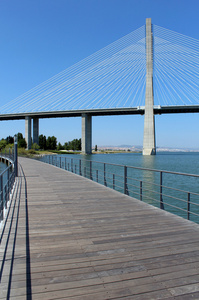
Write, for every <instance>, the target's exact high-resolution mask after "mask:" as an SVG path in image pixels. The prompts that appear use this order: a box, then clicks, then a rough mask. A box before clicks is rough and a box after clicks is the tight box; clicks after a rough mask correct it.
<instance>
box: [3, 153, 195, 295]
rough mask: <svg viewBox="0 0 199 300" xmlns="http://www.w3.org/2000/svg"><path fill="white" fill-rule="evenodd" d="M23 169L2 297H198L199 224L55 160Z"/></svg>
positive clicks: (9, 227)
mask: <svg viewBox="0 0 199 300" xmlns="http://www.w3.org/2000/svg"><path fill="white" fill-rule="evenodd" d="M19 163H20V165H21V168H19V173H18V177H17V182H16V188H15V190H14V195H13V199H12V202H11V205H10V209H9V214H8V218H7V221H6V224H5V221H4V224H3V225H2V226H1V229H0V236H1V245H0V299H13V300H14V299H15V300H23V299H35V300H40V299H42V300H45V299H46V300H47V299H70V300H93V299H95V300H98V299H101V300H102V299H103V300H104V299H133V300H138V299H139V300H145V299H150V300H151V299H167V300H171V299H173V300H174V299H178V300H179V299H180V300H185V299H199V225H198V224H195V223H193V222H191V221H187V220H185V219H182V218H181V217H178V216H176V215H173V214H171V213H168V212H166V211H163V210H160V209H159V208H155V207H153V206H150V205H148V204H146V203H143V202H141V201H139V200H136V199H134V198H132V197H129V196H127V195H123V194H121V193H119V192H117V191H114V190H111V189H109V188H107V187H105V186H102V185H100V184H98V183H96V182H93V181H92V180H88V179H86V178H83V177H81V176H79V175H76V174H73V173H70V172H68V171H65V170H63V169H60V168H57V167H55V166H52V165H48V164H45V163H43V162H40V161H36V160H31V159H27V158H19Z"/></svg>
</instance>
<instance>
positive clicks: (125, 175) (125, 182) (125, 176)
mask: <svg viewBox="0 0 199 300" xmlns="http://www.w3.org/2000/svg"><path fill="white" fill-rule="evenodd" d="M124 194H127V167H126V166H124Z"/></svg>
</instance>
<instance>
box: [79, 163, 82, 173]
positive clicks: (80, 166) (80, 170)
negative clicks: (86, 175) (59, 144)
mask: <svg viewBox="0 0 199 300" xmlns="http://www.w3.org/2000/svg"><path fill="white" fill-rule="evenodd" d="M79 175H80V176H82V163H81V159H80V160H79Z"/></svg>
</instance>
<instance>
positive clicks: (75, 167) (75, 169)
mask: <svg viewBox="0 0 199 300" xmlns="http://www.w3.org/2000/svg"><path fill="white" fill-rule="evenodd" d="M76 173H77V166H76V165H75V174H76Z"/></svg>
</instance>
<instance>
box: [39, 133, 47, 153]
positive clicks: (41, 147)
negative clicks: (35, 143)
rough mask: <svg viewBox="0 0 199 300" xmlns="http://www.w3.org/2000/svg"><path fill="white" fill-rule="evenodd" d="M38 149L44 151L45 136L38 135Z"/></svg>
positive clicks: (45, 147)
mask: <svg viewBox="0 0 199 300" xmlns="http://www.w3.org/2000/svg"><path fill="white" fill-rule="evenodd" d="M39 148H40V149H43V150H46V149H47V146H46V136H45V135H43V134H40V135H39Z"/></svg>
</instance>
